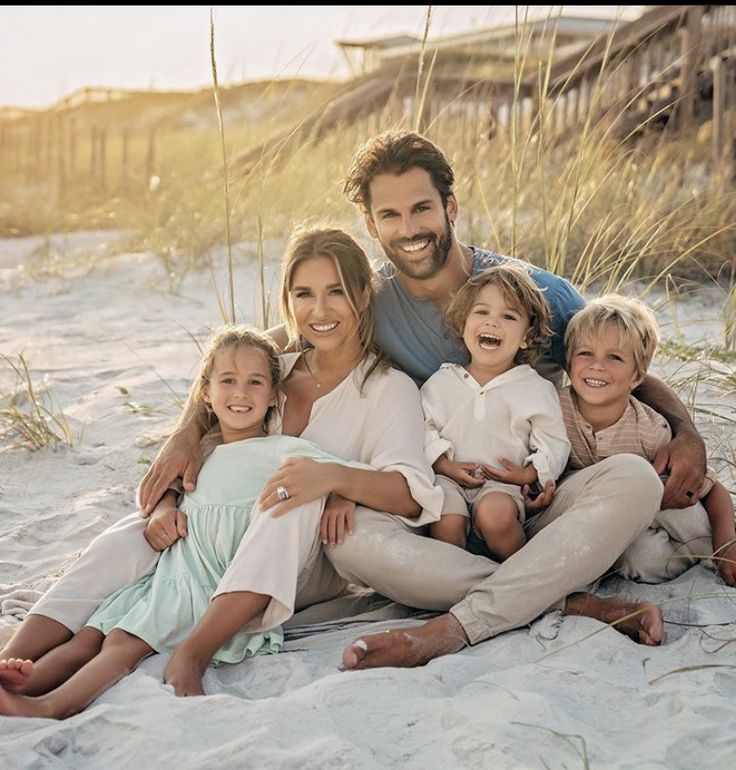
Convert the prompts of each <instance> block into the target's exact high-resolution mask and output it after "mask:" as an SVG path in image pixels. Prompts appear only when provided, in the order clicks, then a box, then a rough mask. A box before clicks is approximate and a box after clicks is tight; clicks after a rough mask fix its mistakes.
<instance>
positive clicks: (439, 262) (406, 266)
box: [384, 211, 452, 281]
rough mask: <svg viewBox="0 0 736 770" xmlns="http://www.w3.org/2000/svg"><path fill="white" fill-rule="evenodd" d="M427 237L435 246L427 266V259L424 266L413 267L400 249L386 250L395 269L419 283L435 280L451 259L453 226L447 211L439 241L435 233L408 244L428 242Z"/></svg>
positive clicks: (422, 236) (413, 239)
mask: <svg viewBox="0 0 736 770" xmlns="http://www.w3.org/2000/svg"><path fill="white" fill-rule="evenodd" d="M427 237H430V238H431V241H430V247H432V246H434V248H432V249H431V253H430V255H429V263H428V264H425V263H426V262H427V259H426V258H425V259H423V260H422V265H413V264H412V263H411V262H410V261H408V260H407V259H405V258H404V256H403V255H402V254H401V253H400V252H399V250H398V249H393V248H389V249H385V248H384V252H385V253H386V256H387V257H388V259H389V260H390V261H391V262H392V263H393V265H394V267H395V268H396V269H397V270H398V271H399V272H400V273H403V274H404V275H406V276H407V277H409V278H413V279H415V280H419V281H423V280H427V279H428V278H434V276H435V275H437V273H439V272H440V270H442V268H443V267H444V266H445V264H446V263H447V258H448V257H449V255H450V249H451V248H452V225H451V224H450V217H449V216H448V215H447V211H445V230H444V232H443V233H442V235H441V236H440V238H439V240H438V239H437V236H436V234H434V233H431V234H428V233H424V234H422V235H417V236H415V237H414V238H412V239H411V240H410V241H408V243H416V242H417V241H423V240H426V239H427ZM406 242H407V241H404V243H406Z"/></svg>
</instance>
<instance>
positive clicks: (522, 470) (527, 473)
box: [480, 457, 537, 487]
mask: <svg viewBox="0 0 736 770" xmlns="http://www.w3.org/2000/svg"><path fill="white" fill-rule="evenodd" d="M498 462H499V463H500V464H501V465H502V466H503V468H494V467H493V466H492V465H486V464H483V465H481V466H480V467H481V470H482V471H483V475H484V476H485V477H486V478H487V479H494V480H495V481H503V482H504V483H505V484H516V485H517V486H519V487H522V486H524V485H525V484H533V483H534V482H535V481H536V480H537V469H536V468H535V467H534V466H533V465H527V466H523V465H517V464H516V463H512V462H511V460H508V459H507V458H505V457H499V458H498Z"/></svg>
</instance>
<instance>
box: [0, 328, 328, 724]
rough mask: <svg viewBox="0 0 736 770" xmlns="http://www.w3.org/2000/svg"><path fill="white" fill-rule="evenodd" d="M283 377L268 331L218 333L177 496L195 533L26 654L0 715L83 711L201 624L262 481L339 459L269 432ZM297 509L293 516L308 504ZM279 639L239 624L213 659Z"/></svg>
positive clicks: (1, 695)
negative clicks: (197, 468) (44, 648)
mask: <svg viewBox="0 0 736 770" xmlns="http://www.w3.org/2000/svg"><path fill="white" fill-rule="evenodd" d="M279 379H280V371H279V362H278V359H277V356H276V350H275V349H274V347H273V345H272V343H271V342H270V341H269V340H268V339H267V338H266V337H264V336H263V335H261V334H259V333H257V332H254V331H252V330H250V329H246V328H243V327H227V328H225V329H224V330H222V331H221V332H220V333H218V334H217V335H216V336H215V337H214V339H213V340H212V342H211V343H210V346H209V348H208V350H207V352H206V354H205V359H204V362H203V364H202V369H201V372H200V376H199V384H198V387H197V389H196V391H195V396H194V397H195V403H196V400H199V399H201V401H202V406H203V407H204V408H205V409H206V410H207V413H208V416H209V419H210V426H211V430H210V431H209V432H208V433H207V434H206V435H205V439H204V441H205V442H206V443H207V445H208V448H211V451H210V453H209V455H208V456H207V459H206V460H205V463H204V466H203V467H202V470H201V472H200V474H199V477H198V480H197V489H196V491H194V492H191V493H187V494H186V495H185V496H184V499H183V501H182V502H181V503H180V505H179V508H180V510H182V511H183V512H185V513H186V514H187V517H188V522H187V528H188V531H187V536H186V537H182V538H180V539H179V540H177V542H176V543H175V544H174V545H173V546H172V547H170V548H169V549H167V550H166V551H164V552H163V553H162V555H161V558H160V559H159V561H158V566H157V568H156V570H155V572H153V573H152V574H150V575H147V576H145V577H143V578H140V579H139V580H137V581H135V582H133V583H131V584H129V585H127V586H125V587H123V588H121V589H120V590H119V591H117V592H115V593H114V594H112V595H111V596H110V597H108V598H107V599H106V600H105V601H104V602H103V603H102V604H101V605H100V607H99V608H98V609H97V611H96V612H95V613H94V614H93V616H92V617H91V618H90V619H89V621H88V622H87V625H86V626H85V627H84V628H82V629H81V631H79V633H77V634H76V635H75V636H74V637H73V638H72V639H71V640H69V641H68V642H66V643H65V644H62V645H60V646H58V647H56V648H54V649H52V650H51V651H49V652H48V653H47V654H46V655H44V656H43V657H42V658H40V659H39V660H38V661H36V662H35V663H31V662H30V661H25V662H23V673H24V674H25V675H26V676H27V677H28V679H27V681H26V683H25V686H24V689H23V691H24V693H30V695H28V694H24V695H20V694H17V693H14V692H11V691H9V690H6V689H3V688H2V687H0V714H6V715H17V716H41V717H51V718H56V719H61V718H64V717H67V716H70V715H71V714H74V713H77V712H78V711H81V710H82V709H83V708H84V707H85V706H87V705H88V704H89V703H90V702H91V701H92V700H94V699H95V698H96V697H97V696H98V695H99V694H100V693H101V692H102V691H104V690H106V689H108V688H109V687H111V686H112V685H113V684H115V682H116V681H118V680H119V679H120V678H121V677H123V676H125V675H126V674H127V673H129V672H130V671H132V670H133V669H134V668H135V667H136V666H137V665H138V663H140V661H141V660H143V659H144V658H146V657H147V656H148V655H151V654H152V653H154V652H171V651H173V650H174V649H175V648H176V647H177V646H178V645H179V644H181V643H182V642H184V641H185V640H186V639H187V637H189V636H190V634H191V633H192V632H193V630H195V628H196V626H197V624H198V623H199V621H200V619H201V618H202V616H203V615H204V614H205V613H206V612H207V611H208V608H210V607H211V603H210V600H211V599H212V597H213V596H214V594H215V590H216V588H217V585H218V583H219V582H220V580H221V578H222V576H223V575H224V573H225V571H226V569H227V567H228V565H229V564H230V562H231V561H232V559H233V556H234V555H235V552H236V551H237V549H238V546H239V544H240V541H241V539H242V538H243V536H244V534H245V532H246V530H247V529H248V525H249V524H250V523H251V520H252V517H254V516H258V515H266V516H267V515H270V514H267V513H266V514H262V513H261V512H260V510H259V509H258V508H257V507H255V502H256V499H257V498H258V495H259V494H260V492H261V490H262V488H263V487H264V485H265V483H266V481H267V480H268V479H269V478H270V477H272V476H273V475H274V474H275V473H276V471H277V470H278V468H279V466H280V465H281V463H282V462H283V461H284V460H285V459H286V458H288V457H296V456H307V457H310V458H313V459H317V460H331V461H334V458H333V457H331V456H328V455H326V454H325V453H324V452H322V451H321V450H319V449H318V448H317V447H316V446H315V445H314V444H312V443H311V442H309V441H306V440H304V439H299V438H292V437H290V436H266V425H267V423H268V420H269V417H270V415H271V412H272V410H273V409H274V408H275V405H276V403H277V387H278V384H279ZM169 494H175V493H171V492H170V493H169ZM278 495H279V497H280V498H281V499H283V500H286V499H288V497H289V492H288V490H287V489H286V488H284V487H279V489H278ZM323 503H324V500H319V501H316V502H314V503H311V504H310V505H311V506H313V507H314V506H316V508H317V510H316V512H315V511H310V512H308V515H310V516H312V515H314V514H315V513H316V516H314V522H315V528H316V527H318V526H319V514H320V513H321V510H322V506H323ZM306 508H307V506H302V509H306ZM299 510H300V509H299V508H297V509H295V510H294V511H291V512H290V513H289V514H287V515H288V516H294V515H300V514H299ZM294 590H295V589H294ZM250 596H251V598H250V601H251V603H252V602H256V603H255V604H248V605H247V606H248V607H251V606H252V608H253V609H252V612H251V615H252V617H251V618H250V620H254V619H255V618H256V617H257V616H259V615H260V614H261V613H262V612H263V610H264V609H265V607H266V606H267V604H268V602H269V600H270V598H271V597H269V596H262V601H261V595H260V594H251V595H250ZM253 597H255V598H253ZM292 601H293V599H292ZM258 602H260V603H258ZM256 625H258V624H256ZM241 628H242V626H241ZM282 643H283V633H282V631H281V628H280V627H278V626H277V627H275V628H270V629H266V630H263V631H260V632H258V633H247V632H245V631H243V630H237V631H234V633H233V635H232V636H231V638H230V639H229V640H228V641H226V642H225V643H224V644H223V645H222V646H221V647H220V649H219V650H217V652H216V653H215V654H214V656H213V658H212V662H214V663H237V662H239V661H242V660H243V659H244V658H246V657H248V656H251V655H256V654H258V653H263V652H278V651H279V650H280V649H281V646H282ZM33 693H40V694H38V695H34V694H33Z"/></svg>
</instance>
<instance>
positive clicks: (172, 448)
mask: <svg viewBox="0 0 736 770" xmlns="http://www.w3.org/2000/svg"><path fill="white" fill-rule="evenodd" d="M201 467H202V449H201V448H200V446H199V437H198V436H196V435H193V434H192V433H191V432H187V433H176V434H174V435H173V436H171V438H170V439H169V440H168V441H167V442H166V443H165V444H164V445H163V447H162V448H161V451H160V452H159V453H158V456H157V457H156V459H155V460H154V461H153V464H152V465H151V467H150V468H149V469H148V472H147V473H146V475H145V476H144V477H143V480H142V481H141V483H140V486H139V487H138V500H139V502H140V506H141V513H142V514H143V515H144V516H148V514H150V513H151V511H152V510H153V509H154V507H155V506H156V504H157V503H158V501H159V500H160V499H161V497H162V495H163V494H164V492H166V490H167V489H168V488H169V486H170V485H171V484H172V483H173V481H174V480H175V479H177V478H181V479H182V480H183V483H184V489H185V490H186V491H187V492H191V491H192V490H193V489H194V487H195V482H196V481H197V475H198V474H199V470H200V468H201Z"/></svg>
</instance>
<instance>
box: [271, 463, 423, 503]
mask: <svg viewBox="0 0 736 770" xmlns="http://www.w3.org/2000/svg"><path fill="white" fill-rule="evenodd" d="M279 487H284V488H285V489H286V490H287V491H288V493H289V499H288V500H285V501H283V502H280V501H279V496H278V492H277V490H278V488H279ZM330 492H337V493H338V494H339V495H342V497H344V498H346V499H348V500H352V501H353V502H355V503H358V504H360V505H365V506H366V507H368V508H373V509H374V510H377V511H386V512H387V513H393V514H395V515H397V516H406V517H408V518H415V517H417V516H419V514H420V513H421V510H422V509H421V506H420V505H419V503H417V502H416V501H415V500H414V498H413V497H412V496H411V491H410V489H409V484H408V483H407V480H406V478H405V477H404V476H403V475H402V474H401V473H399V472H398V471H376V470H368V469H363V468H355V467H349V466H347V465H341V464H340V463H329V462H317V461H316V460H312V459H310V458H308V457H293V458H289V459H288V460H285V461H284V462H283V463H282V465H281V467H280V468H279V470H278V471H277V473H276V474H275V475H274V476H272V477H271V478H270V479H269V481H268V483H267V484H266V486H265V487H264V488H263V491H262V492H261V496H260V497H259V498H258V501H259V503H260V505H261V506H262V507H263V508H267V509H269V510H271V513H272V515H273V516H280V515H282V514H284V513H286V512H287V511H290V510H291V509H292V508H296V507H297V506H298V505H304V504H305V503H309V502H312V501H313V500H317V499H319V498H320V497H324V496H326V495H328V494H329V493H330Z"/></svg>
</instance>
